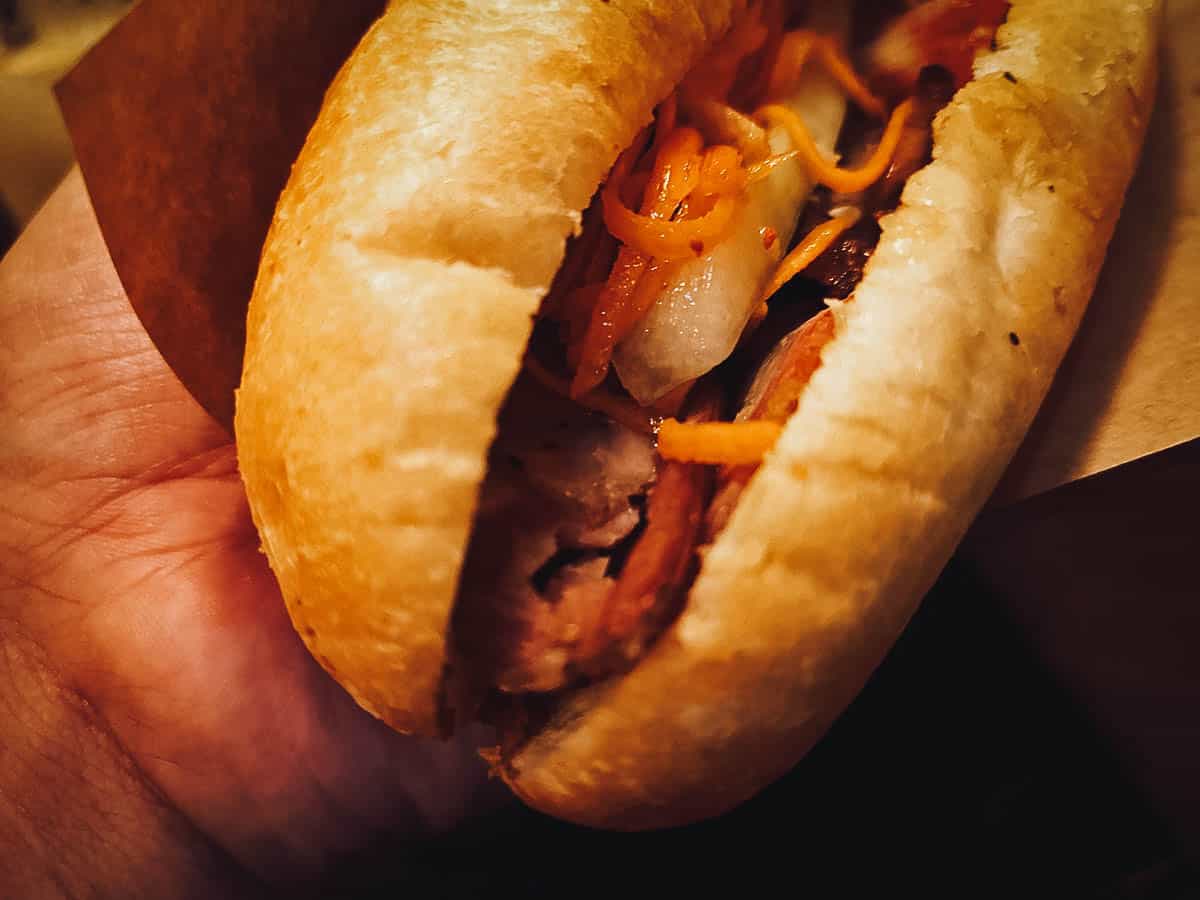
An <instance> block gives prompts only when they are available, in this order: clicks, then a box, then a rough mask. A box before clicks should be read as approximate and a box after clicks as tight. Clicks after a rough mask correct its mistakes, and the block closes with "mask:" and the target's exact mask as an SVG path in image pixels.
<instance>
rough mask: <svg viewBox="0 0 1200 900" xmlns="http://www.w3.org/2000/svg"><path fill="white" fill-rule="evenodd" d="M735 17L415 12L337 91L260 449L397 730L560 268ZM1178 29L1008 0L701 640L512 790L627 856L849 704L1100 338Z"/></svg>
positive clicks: (329, 623)
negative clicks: (1103, 293)
mask: <svg viewBox="0 0 1200 900" xmlns="http://www.w3.org/2000/svg"><path fill="white" fill-rule="evenodd" d="M739 6H740V5H739V4H736V3H732V2H730V3H674V2H657V3H655V2H645V3H633V2H628V3H620V2H614V3H601V2H598V0H597V2H590V0H585V2H572V3H567V2H563V3H561V4H555V3H541V2H527V3H515V2H514V3H499V2H496V3H469V4H467V3H463V4H441V3H438V4H435V3H432V2H430V3H425V2H407V3H395V4H393V5H392V6H391V7H389V11H388V13H387V14H386V15H385V16H384V18H383V19H382V20H381V21H380V23H379V24H377V25H376V27H375V28H374V29H373V30H372V32H371V33H370V34H369V35H368V36H367V38H366V39H365V40H364V43H363V45H361V46H360V48H359V50H358V51H357V52H356V54H355V57H354V58H352V59H351V61H350V62H349V64H348V66H347V68H346V69H345V70H344V71H343V73H342V74H341V75H340V76H339V79H338V81H337V82H336V83H335V84H334V86H333V87H332V88H331V91H330V95H329V98H328V99H327V103H326V106H325V108H324V110H323V111H322V114H321V118H320V120H319V121H318V123H317V125H316V126H315V128H314V130H313V133H312V136H311V138H310V140H309V143H308V145H307V146H306V148H305V151H304V153H303V154H302V156H301V158H300V160H299V162H298V163H297V167H296V170H295V173H294V175H293V178H292V180H291V182H290V183H289V186H288V188H287V190H286V191H285V194H284V197H283V199H282V201H281V204H280V207H279V211H278V213H277V216H276V221H275V224H274V226H273V228H272V232H271V235H270V236H269V238H268V242H267V246H266V248H265V251H264V261H263V267H262V271H261V273H260V277H259V282H258V285H257V287H256V290H255V296H254V299H253V302H252V305H251V315H250V321H249V329H248V332H249V342H248V348H247V359H246V371H245V377H244V381H243V386H242V389H241V391H240V392H239V398H238V418H237V431H238V441H239V448H240V454H241V460H242V469H243V475H244V478H245V481H246V485H247V492H248V494H249V496H250V500H251V505H252V509H253V510H254V516H255V521H256V523H257V524H258V527H259V530H260V532H261V534H262V537H263V545H264V548H265V550H266V552H267V554H268V556H269V558H270V560H271V563H272V566H273V568H274V570H275V572H276V574H277V576H278V577H279V581H280V584H281V585H282V587H283V592H284V596H285V599H286V600H287V603H288V608H289V611H290V612H291V614H292V617H293V620H294V621H295V623H296V626H297V628H298V630H299V631H300V633H301V634H302V635H303V636H304V639H305V640H306V641H307V643H308V645H309V647H310V648H311V649H312V651H313V653H314V655H316V657H317V658H318V659H319V660H321V662H322V663H323V664H324V665H325V666H326V668H327V669H329V670H330V671H331V672H332V673H333V674H334V675H335V677H337V678H338V679H339V680H340V681H341V682H342V684H343V685H345V686H346V687H347V689H348V690H350V691H351V692H352V693H353V694H354V695H355V697H356V698H357V699H358V700H359V702H360V703H362V704H363V705H364V706H365V707H366V708H368V709H370V710H371V711H373V712H374V713H376V714H377V715H379V716H381V717H382V718H384V719H385V720H387V721H388V722H389V723H391V724H392V725H393V726H394V727H397V728H400V729H402V730H415V731H425V732H427V731H430V730H432V729H433V728H434V724H435V722H434V720H435V713H436V703H437V693H438V687H439V684H440V678H441V675H442V669H443V664H444V662H445V653H446V638H447V635H446V629H447V623H448V620H449V612H450V608H451V605H452V603H453V598H454V594H455V590H456V587H457V577H458V571H459V567H460V565H461V562H462V558H463V553H464V550H465V546H466V543H467V539H468V537H469V534H470V527H471V519H472V516H473V512H474V504H475V500H476V496H477V492H478V487H479V484H480V482H481V480H482V478H483V474H484V467H485V465H486V456H487V449H488V446H489V445H490V442H491V440H492V439H493V437H494V433H495V419H496V414H497V412H498V410H499V408H500V405H501V404H502V402H503V400H504V397H505V394H506V392H507V390H508V388H509V386H510V385H511V383H512V381H513V378H514V377H515V375H516V373H517V371H518V368H519V365H520V360H521V356H522V353H523V351H524V347H525V343H526V342H527V340H528V337H529V333H530V326H531V317H532V315H533V314H534V312H535V311H536V308H537V305H538V303H539V301H540V298H541V297H542V296H543V295H544V293H545V291H546V289H547V287H548V285H549V282H550V280H551V278H552V276H553V272H554V270H555V269H556V267H557V266H558V265H559V263H560V261H561V258H562V253H563V241H564V239H565V237H566V236H567V235H568V234H569V233H570V232H571V231H572V230H573V229H574V228H575V227H576V226H577V223H578V221H579V212H580V210H581V209H582V208H583V207H584V205H585V204H586V203H587V201H588V199H589V197H590V196H591V194H592V193H593V192H594V190H595V188H596V186H597V185H598V183H599V181H600V179H601V178H602V177H603V176H604V174H605V172H606V171H607V169H608V168H609V167H610V166H611V165H612V162H613V160H614V159H615V157H616V153H617V151H618V150H619V149H620V147H622V146H624V145H625V144H627V143H628V142H629V140H631V139H632V137H633V135H634V133H635V132H636V130H637V129H638V128H640V127H641V126H642V125H644V124H646V122H648V121H649V118H650V114H651V110H652V107H653V105H654V103H656V102H657V101H658V100H661V99H662V97H663V96H665V95H666V94H667V93H668V92H669V91H670V89H671V88H672V87H673V85H674V83H675V82H676V81H677V80H678V79H679V78H680V77H681V76H682V74H683V73H684V72H685V71H686V70H687V69H688V68H689V67H690V66H691V65H692V64H693V63H694V62H695V60H696V59H697V58H698V57H699V55H700V54H701V53H702V51H703V49H704V48H705V47H706V46H707V45H709V44H710V43H711V42H712V41H713V40H714V39H715V38H716V37H718V36H719V35H720V34H721V33H723V32H724V30H725V29H726V28H727V27H728V24H729V20H730V16H731V14H732V13H734V12H735V11H736V8H738V7H739ZM552 10H553V11H552ZM1158 14H1159V4H1158V3H1157V2H1153V0H1127V2H1119V0H1015V2H1014V3H1013V8H1012V11H1011V13H1010V15H1009V19H1008V22H1007V24H1006V25H1004V26H1003V27H1002V28H1001V30H1000V32H999V35H998V40H997V49H996V50H995V51H994V52H990V53H987V54H985V55H984V56H983V57H981V59H980V60H979V62H978V63H977V66H976V80H975V81H974V82H972V83H971V84H970V85H968V86H967V87H966V88H965V89H964V90H962V91H961V92H960V93H959V94H958V96H957V97H956V98H955V100H954V101H953V103H952V104H951V105H950V106H949V107H948V108H947V109H946V110H945V111H944V112H943V113H942V114H941V116H940V117H939V119H938V121H937V124H936V128H935V162H934V163H933V164H931V165H930V166H929V167H927V168H926V169H925V170H923V171H921V172H920V173H918V174H917V175H916V176H915V177H914V178H913V179H912V180H911V181H910V183H909V185H908V187H907V188H906V191H905V194H904V202H903V204H902V206H901V208H900V209H899V210H897V211H896V212H895V213H893V214H891V215H890V216H888V217H887V218H886V219H885V220H884V222H883V223H882V224H883V237H882V239H881V241H880V244H879V246H878V248H877V250H876V251H875V254H874V255H873V257H872V260H871V262H870V264H869V265H868V268H867V272H866V275H865V278H864V280H863V282H862V283H861V284H860V286H859V288H858V291H857V293H856V296H855V300H854V302H853V303H851V304H848V305H846V306H844V307H839V308H838V309H837V315H838V337H837V339H836V340H835V341H834V342H833V343H832V344H831V345H829V347H828V348H827V350H826V352H825V354H824V360H823V365H822V367H821V369H820V370H818V372H817V374H816V375H815V376H814V378H813V380H812V382H811V383H810V384H809V386H808V388H807V389H806V391H805V393H804V395H803V397H802V400H801V403H800V406H799V408H798V410H797V412H796V413H795V415H794V416H793V417H792V419H791V420H790V421H789V422H788V424H787V426H786V429H785V432H784V434H783V437H782V438H781V440H780V442H779V444H778V445H777V447H776V449H775V450H774V452H773V453H772V454H770V455H769V456H768V458H767V459H766V460H765V461H764V463H763V465H762V466H761V467H760V469H759V471H758V473H757V474H756V475H755V477H754V479H753V480H752V482H751V483H750V485H749V487H748V489H747V490H746V492H745V493H744V494H743V497H742V499H741V502H740V504H739V506H738V508H737V510H736V511H735V513H734V515H733V517H732V519H731V521H730V523H729V525H728V526H727V528H726V530H725V531H724V532H723V533H722V535H721V537H720V538H719V540H718V541H717V542H716V543H715V544H714V546H713V547H711V548H710V549H709V550H708V551H707V552H706V554H705V557H704V559H703V564H702V567H701V571H700V574H699V577H698V579H697V581H696V583H695V586H694V588H693V590H692V592H691V595H690V597H689V599H688V603H687V606H686V609H685V610H684V612H683V613H682V615H681V617H680V618H679V620H678V621H677V622H676V623H675V624H674V625H673V626H672V627H671V628H669V629H668V630H667V632H666V633H665V634H664V635H663V636H662V637H661V638H660V639H659V641H658V642H657V643H656V644H655V645H654V647H653V648H652V649H651V650H650V652H649V653H648V655H647V656H646V657H645V658H644V659H643V660H642V661H641V662H640V663H639V664H638V666H637V667H636V668H635V669H634V670H633V671H632V672H630V673H628V674H627V675H625V676H623V677H620V678H616V679H612V680H609V681H607V682H604V683H602V684H599V685H596V686H594V687H592V688H589V689H586V690H584V691H581V692H580V693H578V694H577V695H575V696H574V697H572V699H571V700H570V701H569V702H568V703H566V704H565V705H564V707H563V708H562V710H561V712H560V714H559V715H558V716H557V717H556V719H555V720H554V721H553V722H552V723H551V727H550V728H548V729H546V730H545V731H543V732H541V733H539V734H537V735H535V736H533V737H532V739H531V740H530V741H529V742H528V743H527V744H526V745H525V746H524V747H523V748H522V749H521V750H520V751H519V752H518V753H517V754H516V755H515V756H514V757H513V758H511V759H509V760H507V761H506V762H505V764H504V766H503V767H502V769H503V774H504V776H505V778H506V780H507V781H508V782H509V784H510V785H511V786H512V787H513V789H514V790H515V791H516V792H517V793H518V794H520V795H521V796H522V797H524V798H525V799H526V800H527V801H528V802H530V803H531V804H532V805H534V806H536V807H538V808H541V809H543V810H545V811H547V812H550V813H553V814H555V815H559V816H562V817H565V818H569V819H572V820H575V821H578V822H582V823H586V824H590V825H598V826H605V827H620V828H644V827H655V826H663V825H671V824H676V823H680V822H686V821H691V820H694V819H697V818H701V817H705V816H710V815H713V814H717V813H720V812H722V811H724V810H726V809H728V808H730V807H731V806H733V805H735V804H737V803H739V802H741V801H742V800H744V799H746V798H747V797H749V796H750V795H751V794H753V793H754V792H756V791H757V790H759V789H761V788H762V787H764V786H765V785H766V784H767V783H769V782H770V781H771V780H772V779H774V778H776V777H777V776H779V775H780V774H782V773H783V772H784V771H786V770H787V769H788V768H789V767H791V766H792V765H793V764H795V762H796V761H797V760H798V759H799V758H800V757H801V756H802V755H803V754H804V753H805V752H806V751H807V750H808V749H809V748H810V747H811V745H812V744H813V743H814V742H815V741H816V740H817V739H818V738H819V737H820V736H821V734H823V733H824V731H825V730H826V729H827V728H828V726H829V724H830V723H831V722H832V720H833V719H834V718H835V717H836V716H837V714H838V713H839V712H840V711H841V710H842V709H843V708H844V707H845V706H846V704H847V703H849V701H850V700H851V699H852V698H853V696H854V695H855V694H856V693H857V692H858V690H859V689H860V688H861V687H862V685H863V683H864V682H865V680H866V679H867V678H868V677H869V675H870V673H871V672H872V671H873V670H874V669H875V668H876V666H877V665H878V663H879V661H880V660H881V658H882V657H883V655H884V654H885V653H886V651H887V649H888V647H890V646H891V644H892V642H893V641H894V639H895V638H896V636H897V635H898V633H899V632H900V630H901V629H902V628H903V627H904V625H905V623H906V622H907V621H908V619H909V618H910V616H911V614H912V612H913V610H914V608H915V606H916V605H917V603H918V602H919V599H920V597H921V596H922V595H923V594H924V592H925V591H926V590H927V589H928V587H929V585H930V584H931V583H932V581H933V580H934V579H935V578H936V576H937V573H938V572H939V571H940V569H941V568H942V566H943V565H944V564H945V562H946V560H947V559H948V557H949V556H950V554H951V553H952V552H953V548H954V547H955V545H956V544H957V542H958V540H959V539H960V538H961V536H962V534H963V532H964V531H965V529H966V527H967V525H968V524H969V522H970V521H971V519H972V518H973V517H974V516H975V514H976V513H977V512H978V510H979V508H980V507H981V505H982V504H983V502H984V500H985V499H986V497H987V496H988V494H989V492H990V491H991V489H992V487H993V485H994V484H995V482H996V480H997V479H998V477H999V475H1000V474H1001V472H1002V471H1003V469H1004V466H1005V465H1006V464H1007V462H1008V460H1009V458H1010V457H1011V455H1012V453H1013V451H1014V450H1015V448H1016V446H1017V445H1018V444H1019V442H1020V440H1021V438H1022V437H1023V435H1024V433H1025V431H1026V429H1027V428H1028V426H1029V423H1030V422H1031V420H1032V418H1033V416H1034V414H1035V412H1036V410H1037V408H1038V405H1039V404H1040V402H1041V400H1042V398H1043V397H1044V395H1045V392H1046V390H1047V388H1048V385H1049V382H1050V380H1051V378H1052V377H1053V374H1054V371H1055V369H1056V367H1057V366H1058V364H1059V362H1060V360H1061V358H1062V356H1063V354H1064V353H1065V351H1066V348H1067V346H1068V344H1069V343H1070V340H1071V338H1072V336H1073V334H1074V332H1075V330H1076V327H1077V325H1078V322H1079V320H1080V318H1081V316H1082V314H1083V311H1084V309H1085V307H1086V304H1087V301H1088V298H1089V296H1090V294H1091V291H1092V287H1093V285H1094V282H1095V278H1096V275H1097V273H1098V271H1099V269H1100V266H1101V263H1102V261H1103V258H1104V255H1105V250H1106V247H1107V244H1108V240H1109V238H1110V236H1111V233H1112V228H1113V225H1114V223H1115V220H1116V217H1117V214H1118V211H1119V208H1120V205H1121V200H1122V197H1123V192H1124V190H1125V188H1126V185H1127V183H1128V180H1129V177H1130V175H1131V174H1132V171H1133V168H1134V165H1135V162H1136V159H1137V156H1138V152H1139V150H1140V146H1141V140H1142V135H1143V132H1144V129H1145V125H1146V120H1147V119H1148V116H1149V111H1150V108H1151V105H1152V95H1153V85H1154V71H1155V70H1154V64H1155V59H1154V57H1155V52H1154V51H1155V46H1156V38H1157V35H1156V23H1157V18H1158Z"/></svg>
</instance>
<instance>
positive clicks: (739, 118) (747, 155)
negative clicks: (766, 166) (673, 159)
mask: <svg viewBox="0 0 1200 900" xmlns="http://www.w3.org/2000/svg"><path fill="white" fill-rule="evenodd" d="M683 104H684V110H685V111H686V113H687V115H688V118H689V119H690V120H691V121H692V122H693V123H694V124H695V125H696V126H697V127H698V128H699V129H700V130H701V131H703V132H704V136H705V137H706V138H708V139H709V140H710V141H713V142H714V143H721V144H732V145H733V146H735V147H736V148H737V149H738V151H739V152H740V153H741V154H742V158H743V159H747V160H754V161H757V160H760V159H763V158H764V157H766V156H769V155H770V154H771V147H770V145H769V144H768V143H767V133H766V131H765V130H764V129H763V127H762V126H761V125H759V124H758V123H757V122H755V121H754V120H753V119H751V118H750V117H749V116H748V115H746V114H745V113H743V112H741V111H740V110H737V109H734V108H733V107H732V106H730V105H729V104H728V103H724V102H722V101H720V100H714V99H713V98H712V97H697V96H692V95H685V96H684V98H683Z"/></svg>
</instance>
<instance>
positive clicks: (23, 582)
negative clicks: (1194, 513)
mask: <svg viewBox="0 0 1200 900" xmlns="http://www.w3.org/2000/svg"><path fill="white" fill-rule="evenodd" d="M49 223H57V224H58V225H59V227H60V228H62V229H64V230H63V231H60V232H58V233H57V234H52V233H49V230H50V227H51V226H50V224H49ZM0 348H2V349H0V354H2V355H0V386H2V387H0V390H3V393H0V422H2V423H3V425H2V426H0V432H3V433H5V434H6V437H5V439H4V441H3V443H2V444H0V496H2V497H5V498H6V499H5V501H4V503H3V505H2V506H0V553H2V554H3V556H0V571H5V570H6V571H7V572H8V573H9V574H11V575H13V576H14V577H15V580H16V581H17V582H18V584H19V585H20V587H21V593H19V594H18V596H20V597H21V598H22V605H21V608H20V609H19V610H16V611H15V614H16V615H17V616H18V617H19V620H20V622H21V624H22V626H23V627H24V628H27V629H28V630H29V631H30V632H31V633H32V634H33V635H34V636H35V638H36V639H37V640H39V641H40V642H41V643H42V644H43V646H44V647H45V648H46V650H47V652H48V654H49V655H50V657H51V659H53V660H54V661H55V663H56V665H57V666H58V667H59V668H60V670H61V671H62V672H63V673H64V675H65V677H66V678H67V679H69V680H70V681H71V682H72V683H73V686H74V687H76V688H77V689H79V690H80V691H81V692H82V693H83V694H84V695H85V696H86V697H87V699H88V700H90V702H91V703H92V704H93V705H94V706H95V707H96V708H97V710H98V711H99V712H100V714H101V715H102V716H103V717H104V719H105V720H106V721H107V723H108V724H109V726H110V727H111V729H112V730H113V733H114V734H115V736H116V737H117V739H118V740H119V741H120V742H121V743H122V744H123V745H124V746H125V748H126V749H127V750H128V751H129V753H130V755H131V756H132V757H133V758H134V760H135V761H136V762H137V763H138V764H139V765H140V766H141V767H142V769H143V771H144V772H145V774H146V775H147V776H148V777H149V778H150V779H151V780H152V781H153V782H154V783H156V784H157V785H158V787H159V788H160V789H161V790H162V791H163V793H164V794H165V795H166V796H167V797H168V798H169V799H170V800H171V801H172V802H173V803H174V804H175V805H177V806H178V807H179V808H180V809H181V811H182V812H183V813H184V814H185V815H187V816H188V817H189V818H191V819H192V820H193V821H194V822H195V823H196V824H197V825H198V826H199V827H200V828H201V829H202V830H204V831H205V832H207V833H208V834H210V835H212V836H213V837H214V838H215V839H216V840H217V841H218V843H220V844H222V845H223V846H225V847H227V848H228V849H230V850H231V851H232V852H233V853H234V855H235V856H236V857H238V858H240V859H241V860H242V861H243V862H245V863H247V864H249V865H251V866H252V867H253V868H255V869H257V870H259V871H260V872H264V873H267V874H270V875H282V874H285V873H288V872H292V873H294V872H296V871H297V870H300V871H304V870H308V869H311V868H312V867H314V866H318V865H320V864H321V863H322V862H323V861H325V860H326V859H327V858H328V856H329V855H330V854H331V853H335V852H337V851H339V850H345V849H350V848H351V847H352V846H353V844H354V843H356V842H358V841H362V840H365V839H366V838H367V837H369V836H370V834H371V833H372V832H373V831H375V830H376V829H380V828H390V829H397V828H398V829H401V830H404V829H407V828H416V827H417V826H418V825H420V824H421V823H432V824H435V825H436V824H441V823H444V822H446V821H449V820H450V819H452V818H453V817H455V816H457V815H458V814H460V813H462V812H463V811H464V810H465V807H466V805H467V803H468V802H469V800H470V798H471V797H472V795H473V791H474V790H475V789H476V787H477V786H478V784H479V777H478V776H479V767H478V764H477V761H476V760H475V759H474V757H473V754H472V753H471V752H470V750H469V748H467V747H466V746H465V745H464V746H460V747H455V748H450V747H445V746H439V747H431V746H426V745H424V744H420V743H419V742H416V741H411V740H407V739H404V738H401V737H400V736H398V735H395V734H392V733H391V732H389V731H388V730H387V729H385V728H384V727H382V726H381V725H379V724H378V723H376V722H375V721H374V720H372V719H371V718H370V717H368V716H366V715H365V714H363V713H362V712H361V711H360V710H358V709H357V707H355V706H354V705H353V704H352V703H351V702H350V701H349V700H348V699H347V697H346V696H345V694H344V693H343V692H342V691H341V690H340V688H338V687H337V686H336V685H335V684H334V683H333V682H332V681H330V680H329V679H328V678H327V677H326V676H325V675H324V673H322V672H321V671H320V670H319V669H318V668H317V667H316V666H315V665H314V664H313V662H312V661H311V659H310V658H309V657H308V654H307V653H306V652H305V651H304V648H303V646H302V645H301V644H300V642H299V641H298V639H297V638H296V636H295V634H294V632H293V630H292V628H291V627H290V624H289V622H288V621H287V617H286V613H285V612H284V607H283V604H282V602H281V600H280V597H279V595H278V591H277V588H276V587H275V584H274V581H273V579H272V577H271V574H270V572H269V570H268V568H267V566H266V563H265V560H264V558H263V556H262V555H261V554H260V553H259V552H258V542H257V536H256V534H255V532H254V528H253V525H252V524H251V522H250V518H249V514H248V511H247V508H246V502H245V497H244V494H243V492H242V488H241V483H240V480H239V478H238V474H237V470H236V455H235V452H234V448H233V446H232V444H231V443H230V441H229V439H228V437H227V436H226V435H225V433H224V432H223V431H222V430H221V429H220V428H219V427H217V426H216V425H215V424H214V423H213V422H212V421H211V420H210V419H209V418H208V417H207V416H206V415H205V414H204V413H203V412H202V411H201V410H200V408H199V407H198V406H197V405H196V404H195V403H194V402H193V401H192V400H191V398H190V397H189V396H188V395H187V393H186V392H185V390H184V389H183V388H182V386H181V385H180V384H179V383H178V382H177V381H176V380H175V378H174V376H173V375H172V374H171V373H170V372H169V370H168V369H167V368H166V366H165V364H164V363H163V362H162V360H161V358H160V357H159V356H158V354H157V352H156V351H155V350H154V348H153V347H152V345H151V344H150V342H149V339H148V337H147V336H146V335H145V333H144V331H143V330H142V329H141V327H140V325H139V323H138V322H137V319H136V317H135V316H134V315H133V313H132V311H131V310H130V308H129V306H128V303H127V301H126V300H125V298H124V295H123V294H122V292H121V290H120V287H119V284H118V282H117V280H116V276H115V274H114V273H113V272H112V269H111V264H110V263H109V262H108V259H107V255H106V254H105V253H104V252H103V246H102V244H101V243H100V239H99V235H98V232H97V230H96V226H95V222H94V220H93V219H92V217H91V213H90V210H89V209H88V208H87V204H86V199H85V198H84V196H83V191H82V187H81V184H80V183H79V181H78V179H77V178H73V179H72V180H70V181H69V182H68V184H67V185H66V187H65V188H64V189H62V190H60V192H59V195H58V196H57V197H56V198H55V200H54V201H52V203H51V205H50V207H49V208H48V209H47V210H46V211H44V213H43V215H42V216H41V219H40V221H39V222H36V223H35V224H34V226H33V227H32V228H31V230H30V232H29V233H28V234H27V235H26V238H25V240H24V241H23V242H22V244H21V245H19V247H18V248H17V250H16V251H15V252H14V253H13V254H12V255H11V256H10V257H9V258H8V259H7V260H5V262H4V265H3V266H2V267H0ZM0 596H4V597H6V596H8V595H0ZM0 602H5V601H3V600H0ZM0 612H2V613H5V614H10V613H13V611H12V610H3V609H0Z"/></svg>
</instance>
